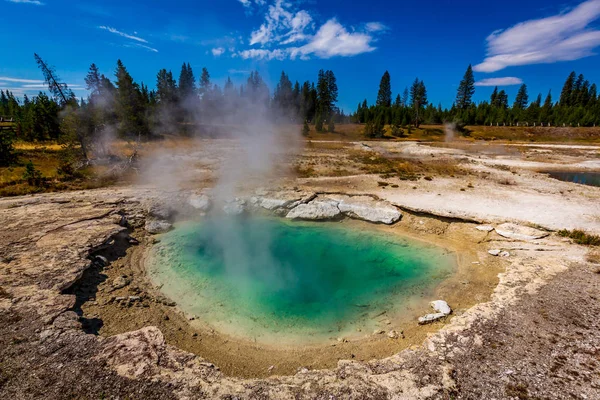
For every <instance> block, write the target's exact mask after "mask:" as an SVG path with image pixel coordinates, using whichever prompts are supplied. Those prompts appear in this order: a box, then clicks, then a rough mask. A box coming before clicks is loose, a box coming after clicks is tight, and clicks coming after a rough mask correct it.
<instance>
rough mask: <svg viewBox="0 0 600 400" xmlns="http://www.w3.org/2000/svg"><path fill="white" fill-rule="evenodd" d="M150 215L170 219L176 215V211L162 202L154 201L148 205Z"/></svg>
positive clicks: (160, 218)
mask: <svg viewBox="0 0 600 400" xmlns="http://www.w3.org/2000/svg"><path fill="white" fill-rule="evenodd" d="M147 211H148V215H150V216H151V217H154V218H156V219H159V220H166V221H168V220H170V219H171V218H172V217H173V216H174V215H175V211H174V210H173V209H171V208H170V207H168V206H165V205H163V204H160V203H152V204H150V205H149V206H148V210H147Z"/></svg>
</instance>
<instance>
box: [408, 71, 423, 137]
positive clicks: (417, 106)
mask: <svg viewBox="0 0 600 400" xmlns="http://www.w3.org/2000/svg"><path fill="white" fill-rule="evenodd" d="M410 101H411V104H412V106H413V109H414V112H415V127H416V128H418V127H419V125H420V123H421V120H420V116H419V114H420V111H421V107H423V105H425V104H427V89H426V88H425V84H424V83H423V81H419V78H416V79H415V81H414V82H413V84H412V86H411V88H410Z"/></svg>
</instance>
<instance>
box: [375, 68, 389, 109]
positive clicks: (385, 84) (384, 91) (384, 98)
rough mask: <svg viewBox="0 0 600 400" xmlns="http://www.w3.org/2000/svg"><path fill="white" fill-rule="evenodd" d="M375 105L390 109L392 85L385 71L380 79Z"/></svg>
mask: <svg viewBox="0 0 600 400" xmlns="http://www.w3.org/2000/svg"><path fill="white" fill-rule="evenodd" d="M376 104H377V106H380V107H391V105H392V85H391V80H390V73H389V72H388V71H385V72H384V73H383V76H382V77H381V81H380V83H379V92H378V93H377V103H376Z"/></svg>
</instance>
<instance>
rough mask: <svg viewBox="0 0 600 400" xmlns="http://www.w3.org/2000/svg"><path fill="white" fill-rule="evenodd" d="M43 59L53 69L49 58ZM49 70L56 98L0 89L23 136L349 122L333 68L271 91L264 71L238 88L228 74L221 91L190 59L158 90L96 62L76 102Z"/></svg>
mask: <svg viewBox="0 0 600 400" xmlns="http://www.w3.org/2000/svg"><path fill="white" fill-rule="evenodd" d="M36 60H38V56H37V55H36ZM39 62H42V63H43V65H44V66H45V67H47V64H46V63H44V62H43V60H41V58H40V59H39V60H38V64H39ZM42 71H44V69H42ZM49 72H50V74H51V76H50V77H47V78H49V79H47V82H48V84H49V89H50V92H51V93H52V94H53V97H49V96H48V95H47V94H46V93H44V92H40V93H39V94H38V95H37V96H35V97H32V98H29V97H28V96H27V95H25V96H24V97H23V99H22V100H21V99H18V98H16V97H15V96H14V95H13V94H12V93H11V92H9V91H7V92H4V91H1V92H0V116H3V117H5V118H13V119H14V121H15V124H14V126H15V132H16V135H17V137H18V138H20V139H22V140H28V141H32V140H40V141H41V140H57V139H60V138H61V136H64V135H65V133H66V132H65V130H70V131H71V132H70V133H71V136H73V134H74V135H75V136H76V137H78V138H79V139H80V141H82V142H86V144H89V143H91V142H93V141H94V140H95V139H96V138H97V137H99V136H102V135H103V134H106V133H110V134H111V135H114V136H118V137H129V138H131V137H132V138H147V137H150V136H152V135H154V134H162V133H173V134H180V133H186V132H188V131H194V130H196V129H197V125H199V124H227V123H230V124H240V123H241V124H245V123H247V122H248V121H249V120H251V119H252V118H269V119H271V120H274V121H276V122H282V123H301V122H304V124H305V125H307V124H308V123H314V124H315V125H316V129H317V130H318V131H324V130H325V129H328V130H330V131H333V130H334V129H335V123H336V122H338V123H339V122H349V117H346V116H345V115H344V114H343V112H341V111H340V109H339V108H338V107H337V106H336V103H337V99H338V87H337V83H336V78H335V75H334V73H333V72H332V71H323V70H321V71H319V74H318V77H317V82H316V84H315V83H314V82H310V81H306V82H304V83H302V84H300V83H299V82H298V81H296V82H294V83H292V81H291V80H290V78H289V77H288V75H287V74H286V73H285V72H282V73H281V76H280V79H279V82H278V83H277V86H276V87H275V88H274V90H273V95H272V96H271V90H270V89H269V87H268V86H267V84H266V83H265V81H264V80H263V78H262V77H261V75H260V74H259V72H257V71H253V72H251V73H250V75H249V76H248V78H247V80H246V82H245V84H242V85H240V86H236V85H234V83H233V82H232V80H231V79H230V78H228V79H227V81H226V82H225V84H224V86H223V87H222V88H221V87H220V86H219V85H217V84H215V83H214V82H213V81H212V80H211V77H210V73H209V71H208V70H207V69H206V68H203V69H202V71H201V73H200V77H199V78H198V79H197V78H196V76H195V74H194V71H193V70H192V67H191V66H190V64H189V63H184V64H183V65H182V67H181V71H180V73H179V77H178V79H175V77H174V74H173V73H172V71H170V70H167V69H161V70H160V71H159V72H158V73H157V77H156V85H155V89H152V90H151V89H149V87H148V86H147V85H145V84H144V83H143V82H142V83H137V82H136V81H135V80H134V79H133V77H132V76H131V74H130V73H129V72H128V70H127V68H126V67H125V65H124V64H123V62H122V61H120V60H119V61H117V67H116V70H115V72H114V80H111V79H110V78H109V77H107V76H106V75H104V74H102V73H100V71H99V70H98V67H97V66H96V65H95V64H92V65H91V66H90V68H89V71H88V73H87V76H86V78H85V82H86V88H87V90H89V96H88V97H87V98H85V99H84V98H82V99H76V98H75V96H74V94H73V92H72V91H71V90H70V89H69V88H68V87H67V86H66V85H65V84H62V83H57V82H60V81H59V80H58V78H57V77H56V72H55V71H54V70H53V69H50V70H49ZM45 77H46V75H45ZM55 84H56V85H55ZM53 89H60V90H58V91H57V90H53ZM67 109H68V110H69V113H68V114H69V116H70V117H71V120H72V121H71V124H70V125H69V127H68V128H65V125H64V124H63V123H61V121H63V120H64V119H65V117H66V115H67V113H66V112H65V110H67ZM73 119H76V126H75V125H74V123H75V120H73ZM63 122H64V121H63ZM305 128H306V126H305ZM83 146H84V147H85V145H83Z"/></svg>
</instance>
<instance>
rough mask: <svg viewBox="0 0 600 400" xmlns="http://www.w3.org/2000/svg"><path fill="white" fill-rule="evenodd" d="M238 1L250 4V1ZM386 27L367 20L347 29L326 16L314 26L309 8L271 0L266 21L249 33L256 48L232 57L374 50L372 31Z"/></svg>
mask: <svg viewBox="0 0 600 400" xmlns="http://www.w3.org/2000/svg"><path fill="white" fill-rule="evenodd" d="M239 1H240V2H242V3H243V4H246V3H248V4H249V5H250V3H251V2H252V1H251V0H239ZM262 1H264V0H262ZM254 2H255V3H258V2H259V1H258V0H254ZM387 29H388V28H387V26H385V25H384V24H382V23H380V22H369V23H366V24H364V25H363V27H362V28H361V29H356V30H355V29H354V28H346V27H345V26H343V25H342V24H341V23H340V22H338V21H337V20H336V19H335V18H332V19H329V20H328V21H327V22H325V23H324V24H323V25H321V26H320V27H318V29H317V26H316V24H315V22H314V19H313V17H312V16H311V14H310V13H309V12H308V11H306V10H298V9H297V8H295V6H294V4H293V3H292V2H289V1H285V0H274V1H273V3H272V4H270V5H269V7H268V10H267V13H266V14H265V21H264V22H263V23H262V24H261V25H260V27H259V28H258V29H256V30H254V31H252V32H251V34H250V40H249V44H250V46H259V48H251V49H248V50H243V51H240V52H237V53H233V54H232V56H240V57H242V58H244V59H248V58H255V59H261V60H265V59H266V60H272V59H278V60H281V59H284V58H286V57H289V58H291V59H295V58H301V59H308V58H310V57H311V56H316V57H319V58H331V57H335V56H344V57H349V56H355V55H358V54H362V53H368V52H371V51H373V50H375V47H374V46H373V43H374V42H375V40H376V38H375V34H376V33H378V32H383V31H385V30H387ZM315 30H316V32H315ZM292 44H293V45H292ZM290 45H291V46H290Z"/></svg>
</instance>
